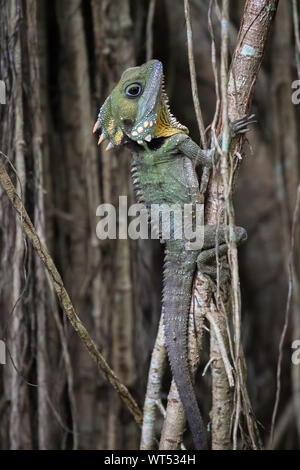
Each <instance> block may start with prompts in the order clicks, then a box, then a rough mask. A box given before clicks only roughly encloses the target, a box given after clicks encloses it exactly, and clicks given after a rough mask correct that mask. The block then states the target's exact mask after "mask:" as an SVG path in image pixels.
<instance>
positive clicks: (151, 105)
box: [94, 60, 188, 149]
mask: <svg viewBox="0 0 300 470" xmlns="http://www.w3.org/2000/svg"><path fill="white" fill-rule="evenodd" d="M100 128H101V129H102V134H101V136H100V139H99V143H101V142H102V140H104V139H106V138H107V139H109V141H110V142H109V144H108V146H107V149H110V148H112V147H114V146H117V145H120V144H124V143H126V142H129V141H134V142H137V143H138V144H143V143H144V142H151V140H152V139H155V138H158V137H168V136H170V135H173V134H177V133H183V132H184V133H188V130H187V128H186V127H185V126H183V125H182V124H180V123H179V122H177V120H176V119H175V117H174V116H173V115H172V114H171V112H170V109H169V104H168V97H167V94H166V92H165V90H164V76H163V67H162V63H161V62H159V61H158V60H150V61H149V62H147V63H146V64H143V65H141V66H140V67H132V68H129V69H127V70H126V71H125V72H124V73H123V75H122V77H121V79H120V81H119V83H118V84H117V85H116V87H115V88H114V89H113V91H112V92H111V94H110V95H109V96H108V98H107V99H106V100H105V102H104V104H103V106H102V107H101V109H100V112H99V115H98V119H97V122H96V124H95V126H94V132H96V131H97V130H99V129H100Z"/></svg>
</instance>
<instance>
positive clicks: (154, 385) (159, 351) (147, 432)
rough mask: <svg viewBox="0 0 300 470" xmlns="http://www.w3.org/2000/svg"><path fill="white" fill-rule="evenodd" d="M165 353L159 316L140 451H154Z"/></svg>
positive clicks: (162, 328)
mask: <svg viewBox="0 0 300 470" xmlns="http://www.w3.org/2000/svg"><path fill="white" fill-rule="evenodd" d="M166 358H167V351H166V348H165V338H164V325H163V316H161V319H160V323H159V328H158V333H157V336H156V341H155V345H154V348H153V352H152V357H151V363H150V368H149V374H148V384H147V392H146V397H145V404H144V415H143V426H142V436H141V446H140V448H141V450H151V449H155V447H156V445H155V444H156V441H155V419H156V409H157V403H161V402H160V400H159V397H160V389H161V382H162V378H163V373H164V368H165V363H166Z"/></svg>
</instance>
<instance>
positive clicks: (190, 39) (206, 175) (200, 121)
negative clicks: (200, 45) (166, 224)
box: [184, 0, 209, 194]
mask: <svg viewBox="0 0 300 470" xmlns="http://www.w3.org/2000/svg"><path fill="white" fill-rule="evenodd" d="M184 14H185V21H186V33H187V46H188V59H189V68H190V77H191V88H192V96H193V102H194V109H195V113H196V118H197V123H198V127H199V132H200V137H201V146H202V148H203V149H207V148H208V145H207V139H206V134H205V126H204V120H203V115H202V111H201V107H200V101H199V95H198V89H197V74H196V67H195V58H194V48H193V32H192V25H191V14H190V5H189V0H184ZM208 179H209V170H208V168H204V169H203V174H202V178H201V184H200V193H201V194H204V193H205V191H206V189H207V184H208Z"/></svg>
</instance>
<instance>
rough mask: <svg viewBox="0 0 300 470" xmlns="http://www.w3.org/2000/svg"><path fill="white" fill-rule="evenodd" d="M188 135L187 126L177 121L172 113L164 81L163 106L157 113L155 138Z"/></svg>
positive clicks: (162, 87)
mask: <svg viewBox="0 0 300 470" xmlns="http://www.w3.org/2000/svg"><path fill="white" fill-rule="evenodd" d="M181 132H183V133H185V134H188V133H189V130H188V128H187V127H186V126H184V125H183V124H181V123H180V122H178V121H177V119H176V118H175V116H174V115H173V114H172V113H171V111H170V105H169V98H168V95H167V93H166V90H165V84H164V81H163V82H162V86H161V104H160V107H159V110H158V113H157V123H156V128H155V134H154V135H155V137H168V136H171V135H174V134H178V133H181Z"/></svg>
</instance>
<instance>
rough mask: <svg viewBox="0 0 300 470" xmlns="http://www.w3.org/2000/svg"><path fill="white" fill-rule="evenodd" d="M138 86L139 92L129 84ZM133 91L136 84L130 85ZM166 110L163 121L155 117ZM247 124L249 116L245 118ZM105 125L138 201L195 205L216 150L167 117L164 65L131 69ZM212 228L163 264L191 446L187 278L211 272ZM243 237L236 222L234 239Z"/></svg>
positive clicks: (197, 435) (102, 117)
mask: <svg viewBox="0 0 300 470" xmlns="http://www.w3.org/2000/svg"><path fill="white" fill-rule="evenodd" d="M133 84H139V85H140V86H141V89H140V92H139V95H138V96H136V97H128V96H127V95H126V89H127V88H128V86H130V85H132V86H133ZM135 91H136V89H135ZM162 110H163V112H164V114H163V121H162V120H161V118H160V117H159V116H161V112H162ZM248 122H249V120H247V119H244V120H241V121H238V122H237V124H236V127H235V129H234V132H244V131H245V130H246V129H245V127H246V125H247V124H248ZM250 122H251V121H250ZM100 128H102V135H101V137H100V141H102V140H103V139H104V138H109V140H110V143H109V145H108V148H112V147H113V146H115V145H125V146H128V147H129V148H130V149H131V151H132V156H133V160H132V176H133V183H134V187H135V190H136V193H137V197H138V200H139V202H142V203H144V204H145V205H146V206H147V207H149V206H150V205H151V204H167V205H173V204H178V205H180V206H181V207H182V211H183V205H184V204H193V205H196V204H199V203H200V193H199V184H198V178H197V174H196V171H195V167H196V165H199V164H200V165H202V166H206V167H211V166H212V163H213V157H214V154H215V152H214V150H208V151H204V150H202V149H200V148H199V146H198V145H197V144H195V142H193V141H192V139H190V137H189V136H188V130H187V128H185V127H184V126H182V125H181V124H180V123H178V122H177V121H176V119H175V118H174V117H173V116H172V115H171V113H170V111H169V108H168V103H167V96H166V94H165V92H164V89H163V72H162V65H161V63H160V62H159V61H157V60H152V61H150V62H147V63H146V64H144V65H142V66H141V67H135V68H132V69H128V70H127V71H126V72H124V73H123V75H122V78H121V80H120V82H119V83H118V85H117V86H116V87H115V88H114V90H113V91H112V93H111V94H110V96H109V97H108V98H107V100H106V101H105V103H104V105H103V106H102V108H101V110H100V113H99V116H98V120H97V122H96V124H95V128H94V131H96V130H98V129H100ZM215 236H216V227H215V226H206V227H205V228H204V245H203V248H202V250H201V251H199V250H186V245H185V243H186V240H167V241H166V249H165V262H164V286H163V301H162V310H163V318H164V327H165V328H164V330H165V338H166V346H167V350H168V357H169V361H170V364H171V369H172V373H173V376H174V379H175V383H176V386H177V388H178V391H179V395H180V399H181V401H182V403H183V407H184V410H185V413H186V417H187V420H188V423H189V426H190V429H191V432H192V435H193V439H194V444H195V447H196V449H205V448H207V440H206V433H205V428H204V425H203V422H202V418H201V414H200V411H199V407H198V404H197V400H196V395H195V391H194V388H193V383H192V377H191V374H190V370H189V364H188V354H187V324H188V314H189V309H190V304H191V295H192V282H193V277H194V274H195V271H196V268H197V266H198V269H200V270H201V271H202V272H204V273H206V274H209V275H210V276H213V277H214V276H215V274H216V268H215V266H214V264H213V261H214V259H215ZM245 238H246V233H245V230H244V229H242V228H238V227H237V228H236V240H237V242H239V241H241V240H243V239H245ZM218 240H219V252H220V254H224V253H225V252H226V243H225V227H223V226H222V227H220V229H219V232H218Z"/></svg>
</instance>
